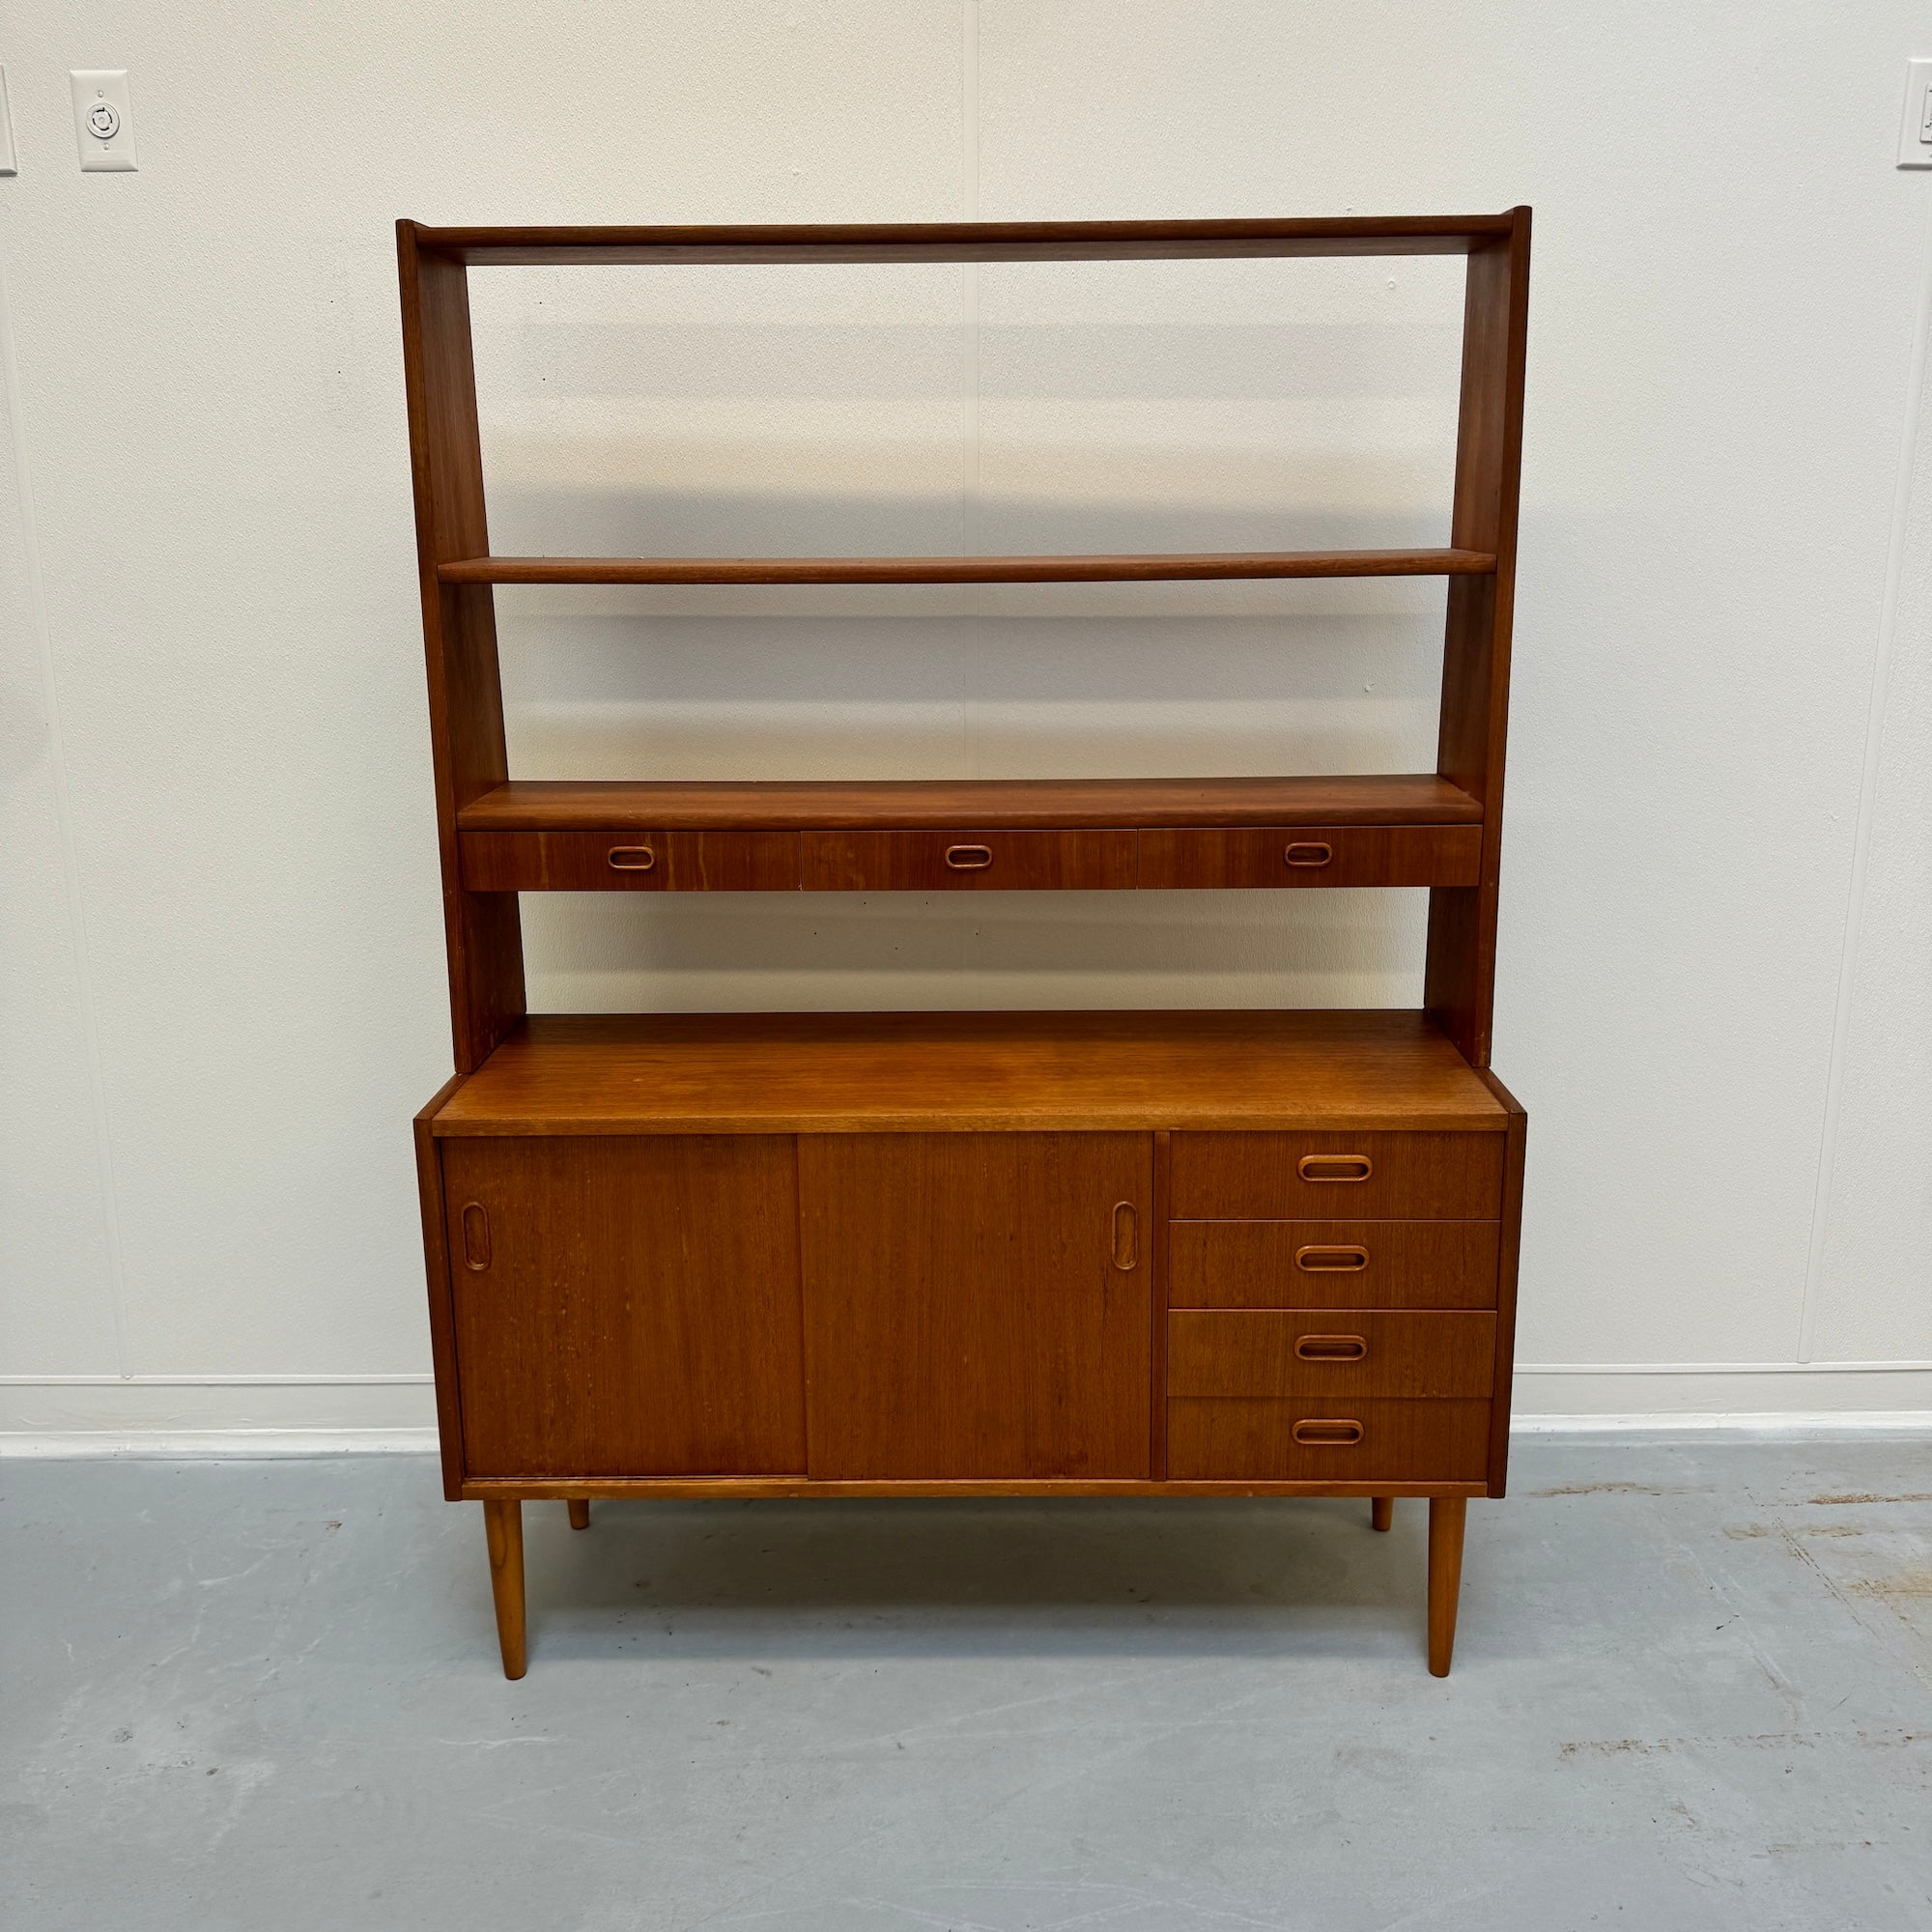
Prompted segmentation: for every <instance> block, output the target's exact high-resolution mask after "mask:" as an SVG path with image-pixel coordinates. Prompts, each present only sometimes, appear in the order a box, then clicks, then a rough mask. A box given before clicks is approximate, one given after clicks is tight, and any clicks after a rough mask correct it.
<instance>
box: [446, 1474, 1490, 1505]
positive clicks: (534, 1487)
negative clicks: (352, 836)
mask: <svg viewBox="0 0 1932 1932" xmlns="http://www.w3.org/2000/svg"><path fill="white" fill-rule="evenodd" d="M1483 1493H1484V1491H1483V1485H1482V1483H1481V1481H1480V1480H1478V1481H1476V1482H1408V1481H1406V1480H1397V1479H1394V1478H1391V1479H1389V1480H1388V1481H1385V1482H1376V1481H1366V1482H1350V1481H1348V1480H1347V1479H1337V1480H1334V1481H1329V1482H1320V1481H1310V1482H1273V1481H1269V1480H1265V1479H1262V1478H1249V1477H1236V1478H1232V1479H1219V1478H1217V1479H1212V1480H1207V1481H1191V1482H1166V1483H1156V1482H1141V1481H1137V1480H1136V1481H1128V1482H1108V1481H1100V1482H1094V1481H1089V1480H1087V1479H1085V1478H1082V1477H1046V1478H1044V1479H1042V1480H1040V1481H1037V1482H1033V1481H1028V1480H1025V1479H1023V1478H1022V1479H1016V1480H1015V1479H999V1478H991V1479H983V1480H979V1481H974V1480H970V1479H969V1480H965V1481H960V1482H922V1481H918V1480H914V1481H910V1482H895V1481H886V1482H864V1483H814V1482H813V1481H812V1480H811V1479H810V1477H808V1476H637V1477H625V1476H580V1477H575V1478H565V1477H539V1478H534V1479H526V1480H524V1481H498V1480H496V1479H493V1478H490V1477H477V1478H471V1479H470V1480H469V1481H468V1482H466V1483H465V1484H464V1486H463V1494H464V1497H465V1499H466V1500H468V1501H481V1500H484V1499H485V1498H488V1497H491V1496H521V1497H522V1498H523V1499H524V1500H525V1501H526V1502H527V1501H532V1500H551V1501H554V1500H555V1499H556V1498H558V1497H560V1496H561V1497H568V1496H579V1495H582V1496H591V1497H597V1496H603V1497H608V1498H610V1499H611V1500H613V1501H615V1500H625V1501H636V1502H655V1501H664V1502H670V1501H679V1502H737V1501H744V1502H762V1501H783V1500H792V1499H797V1500H805V1499H809V1498H810V1497H814V1496H826V1497H846V1498H851V1497H863V1496H886V1497H891V1496H897V1497H906V1498H909V1497H916V1496H930V1497H932V1498H934V1499H935V1500H938V1501H966V1500H970V1499H971V1498H972V1497H975V1496H1039V1497H1044V1496H1378V1495H1398V1496H1436V1495H1440V1496H1480V1495H1481V1494H1483Z"/></svg>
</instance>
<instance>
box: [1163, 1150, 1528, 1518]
mask: <svg viewBox="0 0 1932 1932" xmlns="http://www.w3.org/2000/svg"><path fill="white" fill-rule="evenodd" d="M1170 1145H1171V1155H1170V1159H1171V1167H1170V1183H1169V1194H1170V1204H1171V1205H1170V1210H1169V1211H1170V1215H1171V1221H1170V1225H1169V1229H1168V1314H1167V1322H1168V1333H1167V1475H1168V1477H1169V1479H1170V1480H1172V1481H1176V1482H1188V1481H1230V1480H1234V1481H1239V1480H1253V1481H1257V1482H1333V1483H1380V1482H1387V1483H1395V1484H1402V1483H1447V1482H1468V1483H1475V1482H1482V1481H1484V1480H1485V1478H1486V1476H1487V1474H1488V1461H1489V1442H1490V1404H1491V1398H1492V1393H1493V1390H1494V1387H1495V1374H1496V1321H1497V1312H1496V1310H1497V1286H1498V1268H1499V1264H1500V1257H1501V1235H1502V1228H1501V1215H1502V1207H1503V1168H1504V1155H1505V1139H1504V1136H1503V1135H1501V1134H1498V1133H1366V1134H1350V1133H1308V1134H1292V1133H1289V1134H1274V1133H1254V1134H1244V1133H1177V1134H1175V1135H1174V1137H1173V1139H1172V1142H1171V1144H1170Z"/></svg>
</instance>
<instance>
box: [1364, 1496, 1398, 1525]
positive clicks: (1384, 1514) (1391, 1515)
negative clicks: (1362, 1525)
mask: <svg viewBox="0 0 1932 1932" xmlns="http://www.w3.org/2000/svg"><path fill="white" fill-rule="evenodd" d="M1394 1520H1395V1498H1394V1497H1393V1496H1371V1497H1370V1498H1369V1527H1370V1528H1371V1529H1386V1528H1387V1527H1388V1526H1389V1524H1390V1523H1392V1522H1393V1521H1394Z"/></svg>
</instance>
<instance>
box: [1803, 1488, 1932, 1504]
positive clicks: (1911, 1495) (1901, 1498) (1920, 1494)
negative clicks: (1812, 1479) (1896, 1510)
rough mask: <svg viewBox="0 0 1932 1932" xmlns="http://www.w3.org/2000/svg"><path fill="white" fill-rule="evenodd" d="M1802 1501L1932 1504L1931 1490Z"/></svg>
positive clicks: (1813, 1497)
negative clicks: (1891, 1494)
mask: <svg viewBox="0 0 1932 1932" xmlns="http://www.w3.org/2000/svg"><path fill="white" fill-rule="evenodd" d="M1804 1500H1805V1502H1806V1503H1807V1504H1812V1503H1824V1504H1827V1505H1833V1506H1834V1505H1837V1504H1840V1503H1932V1490H1908V1491H1906V1492H1904V1493H1903V1494H1902V1495H1895V1496H1880V1495H1871V1494H1868V1493H1866V1492H1864V1491H1862V1490H1860V1491H1853V1492H1849V1493H1847V1494H1845V1495H1842V1496H1806V1497H1805V1498H1804Z"/></svg>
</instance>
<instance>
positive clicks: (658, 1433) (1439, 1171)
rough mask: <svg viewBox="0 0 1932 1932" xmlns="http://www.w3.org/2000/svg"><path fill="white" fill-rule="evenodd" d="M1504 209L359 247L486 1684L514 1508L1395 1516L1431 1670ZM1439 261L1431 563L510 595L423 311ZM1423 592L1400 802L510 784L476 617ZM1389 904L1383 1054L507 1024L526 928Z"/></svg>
mask: <svg viewBox="0 0 1932 1932" xmlns="http://www.w3.org/2000/svg"><path fill="white" fill-rule="evenodd" d="M1528 244H1529V218H1528V211H1527V210H1523V209H1517V210H1513V211H1511V212H1509V213H1504V214H1500V215H1478V216H1469V217H1445V216H1424V217H1416V218H1412V219H1404V218H1396V219H1386V220H1365V219H1353V218H1350V219H1347V220H1339V221H1338V220H1301V221H1294V220H1283V221H1266V220H1263V221H1227V222H1138V223H1137V222H1101V223H1027V224H992V223H959V224H934V225H921V226H882V227H863V228H861V227H813V228H796V227H783V228H774V227H767V228H610V229H427V228H422V227H419V226H418V225H416V224H414V223H412V222H407V221H406V222H403V223H401V224H400V225H399V247H400V260H401V275H402V293H403V321H404V346H405V355H406V370H407V375H408V385H409V399H410V430H411V443H412V457H413V464H414V479H415V504H416V521H417V535H418V554H419V562H420V572H421V585H422V606H423V627H424V639H425V646H426V651H427V661H428V669H429V691H430V711H431V723H432V735H433V744H434V750H435V758H436V781H437V799H438V810H439V826H440V838H441V851H442V877H443V907H444V916H445V927H446V934H447V942H448V956H449V977H450V1004H451V1019H452V1030H453V1037H454V1047H455V1060H456V1073H455V1076H454V1077H453V1078H452V1079H451V1080H450V1081H449V1082H448V1084H447V1085H446V1086H445V1087H444V1088H443V1090H442V1091H441V1093H440V1094H438V1095H437V1096H436V1098H435V1099H434V1100H432V1101H431V1103H430V1104H429V1106H428V1107H426V1108H425V1109H424V1110H423V1112H422V1113H421V1114H420V1115H419V1116H418V1117H417V1120H416V1152H417V1175H418V1181H419V1186H420V1191H421V1197H422V1206H423V1232H424V1240H425V1247H426V1253H427V1258H428V1266H429V1288H430V1316H431V1332H432V1339H433V1345H434V1350H435V1364H436V1388H437V1403H438V1413H439V1420H440V1435H441V1444H442V1468H443V1478H444V1486H445V1492H446V1493H447V1494H448V1495H449V1496H450V1497H451V1498H452V1499H471V1500H477V1501H480V1502H482V1504H483V1505H484V1513H485V1520H486V1527H487V1531H488V1548H489V1554H490V1565H491V1575H492V1580H493V1585H494V1590H495V1599H496V1608H497V1628H498V1634H499V1637H500V1639H501V1649H502V1658H503V1667H504V1670H505V1671H506V1673H507V1674H508V1675H510V1676H512V1677H516V1676H520V1675H522V1673H523V1670H524V1667H525V1656H526V1634H525V1616H524V1590H523V1532H522V1515H521V1509H522V1505H523V1503H524V1502H525V1501H526V1500H531V1499H539V1498H555V1499H561V1500H564V1501H566V1502H567V1503H568V1504H569V1507H570V1514H571V1520H572V1522H573V1523H575V1524H576V1525H577V1526H579V1527H584V1526H586V1525H587V1523H588V1521H589V1509H590V1504H591V1501H592V1499H593V1498H596V1497H632V1498H647V1497H652V1496H659V1497H666V1496H775V1497H776V1496H804V1495H900V1494H914V1495H928V1496H953V1497H959V1496H983V1495H1070V1496H1094V1495H1162V1496H1175V1497H1185V1496H1199V1495H1256V1496H1263V1495H1310V1494H1313V1495H1327V1496H1344V1497H1346V1496H1354V1497H1363V1498H1368V1499H1370V1500H1371V1502H1372V1512H1371V1520H1372V1521H1373V1523H1374V1525H1375V1527H1377V1528H1384V1529H1385V1528H1387V1527H1388V1525H1389V1521H1390V1511H1391V1508H1392V1504H1393V1499H1394V1498H1395V1497H1397V1496H1417V1497H1424V1498H1427V1499H1428V1502H1429V1513H1430V1520H1429V1578H1428V1602H1429V1614H1428V1649H1429V1662H1430V1667H1431V1669H1432V1670H1434V1671H1435V1672H1436V1673H1437V1674H1438V1675H1439V1674H1442V1673H1444V1672H1446V1671H1447V1669H1448V1667H1449V1660H1450V1653H1451V1646H1452V1643H1453V1639H1454V1632H1455V1618H1456V1603H1457V1592H1458V1584H1459V1578H1460V1574H1461V1564H1462V1548H1463V1520H1464V1511H1465V1504H1466V1500H1467V1498H1468V1497H1470V1496H1472V1495H1492V1496H1493V1495H1501V1494H1502V1492H1503V1484H1504V1473H1505V1465H1506V1458H1507V1449H1508V1425H1509V1388H1510V1363H1511V1350H1512V1338H1513V1333H1514V1325H1515V1305H1516V1264H1517V1245H1518V1229H1519V1225H1520V1212H1521V1188H1522V1167H1523V1145H1524V1124H1525V1123H1524V1116H1523V1113H1522V1110H1521V1108H1520V1107H1519V1106H1518V1105H1517V1103H1516V1102H1515V1100H1513V1099H1512V1098H1511V1096H1510V1094H1508V1092H1507V1090H1505V1089H1504V1088H1503V1087H1502V1085H1501V1084H1500V1082H1499V1081H1498V1080H1497V1079H1496V1077H1495V1076H1494V1074H1493V1073H1492V1071H1491V1070H1490V1065H1489V1061H1490V1024H1491V1013H1492V1005H1493V982H1494V959H1495V910H1496V881H1497V867H1498V852H1499V837H1500V828H1501V805H1502V768H1503V745H1504V726H1505V720H1506V716H1507V699H1508V666H1509V643H1510V612H1511V586H1512V583H1513V580H1514V562H1515V543H1516V491H1517V471H1518V449H1519V446H1520V416H1521V386H1522V384H1521V379H1522V355H1523V327H1524V314H1525V307H1524V304H1525V296H1526V288H1527V272H1528ZM1410 252H1436V253H1455V254H1462V255H1466V257H1467V258H1468V260H1467V297H1466V306H1465V325H1464V339H1463V390H1462V413H1461V425H1460V430H1459V439H1458V449H1457V465H1456V486H1455V499H1454V502H1453V505H1452V506H1451V528H1450V536H1451V542H1450V544H1449V545H1448V546H1447V547H1445V548H1442V549H1436V550H1384V551H1342V552H1297V551H1284V552H1266V553H1254V554H1179V555H1151V556H1150V555H1131V556H1007V557H988V556H957V557H834V558H824V557H818V558H813V557H765V558H744V557H711V558H703V557H649V556H640V557H514V556H497V555H495V554H492V553H491V551H490V547H489V542H488V537H487V532H486V527H485V516H484V492H483V479H482V465H481V457H480V452H479V447H478V436H477V420H476V403H475V385H474V370H473V365H472V361H471V355H470V343H469V310H468V297H467V275H468V271H469V268H470V267H472V266H475V265H485V266H487V265H490V264H494V263H557V264H568V263H576V262H593V263H623V262H637V263H663V264H676V263H680V262H716V263H771V262H796V263H802V264H805V263H812V262H826V261H834V262H851V261H883V262H897V261H987V260H1030V259H1033V260H1079V259H1096V258H1099V259H1105V258H1128V259H1132V258H1149V257H1154V258H1158V257H1188V256H1212V255H1324V254H1376V253H1410ZM1350 575H1353V576H1387V575H1409V576H1415V575H1436V576H1441V577H1443V578H1445V579H1446V580H1447V583H1448V600H1447V626H1446V632H1445V643H1444V659H1443V681H1442V705H1441V709H1442V723H1441V732H1440V744H1439V755H1438V761H1437V769H1436V771H1435V772H1434V773H1427V774H1398V775H1365V776H1358V777H1340V778H1336V777H1322V778H1313V777H1283V778H1240V779H1189V778H1171V779H1151V780H1084V781H1083V780H1045V781H999V780H983V781H956V780H938V779H935V780H931V781H896V782H865V781H850V782H826V783H781V782H770V783H758V782H744V783H732V784H693V783H673V782H663V781H609V782H599V783H563V782H554V781H553V782H543V781H518V780H514V779H512V778H511V776H510V773H509V770H508V759H507V753H506V746H505V738H504V731H503V715H502V697H501V686H500V678H499V674H498V668H497V645H496V630H495V614H494V610H493V605H492V597H493V589H494V586H495V585H496V584H497V583H506V582H685V583H733V582H737V583H742V582H793V583H808V582H838V583H856V582H1041V581H1129V580H1142V579H1163V578H1165V579H1190V578H1216V577H1219V578H1229V577H1278V578H1296V577H1304V578H1305V577H1332V576H1350ZM1332 886H1383V887H1391V888H1396V887H1407V888H1417V889H1422V890H1426V891H1427V892H1428V893H1429V895H1430V914H1429V945H1428V960H1427V967H1426V974H1425V982H1424V987H1423V1001H1422V1004H1421V1006H1420V1007H1418V1008H1416V1009H1402V1010H1393V1011H1352V1010H1345V1011H1295V1010H1285V1011H1242V1012H1051V1013H985V1012H978V1013H975V1012H951V1013H874V1014H738V1015H727V1014H687V1015H669V1014H658V1015H650V1014H637V1015H619V1016H590V1015H567V1014H562V1015H559V1014H551V1015H543V1014H529V1013H527V1012H526V998H525V989H524V975H523V953H522V941H521V928H520V918H519V899H518V895H520V894H522V893H526V892H556V891H569V892H585V891H596V892H604V891H609V892H639V891H642V892H858V891H864V892H894V891H914V892H950V891H985V890H988V889H991V890H1000V891H1141V890H1165V891H1179V892H1185V891H1188V890H1191V889H1202V888H1215V889H1220V890H1228V889H1251V890H1311V889H1313V890H1321V889H1323V888H1327V887H1332Z"/></svg>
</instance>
